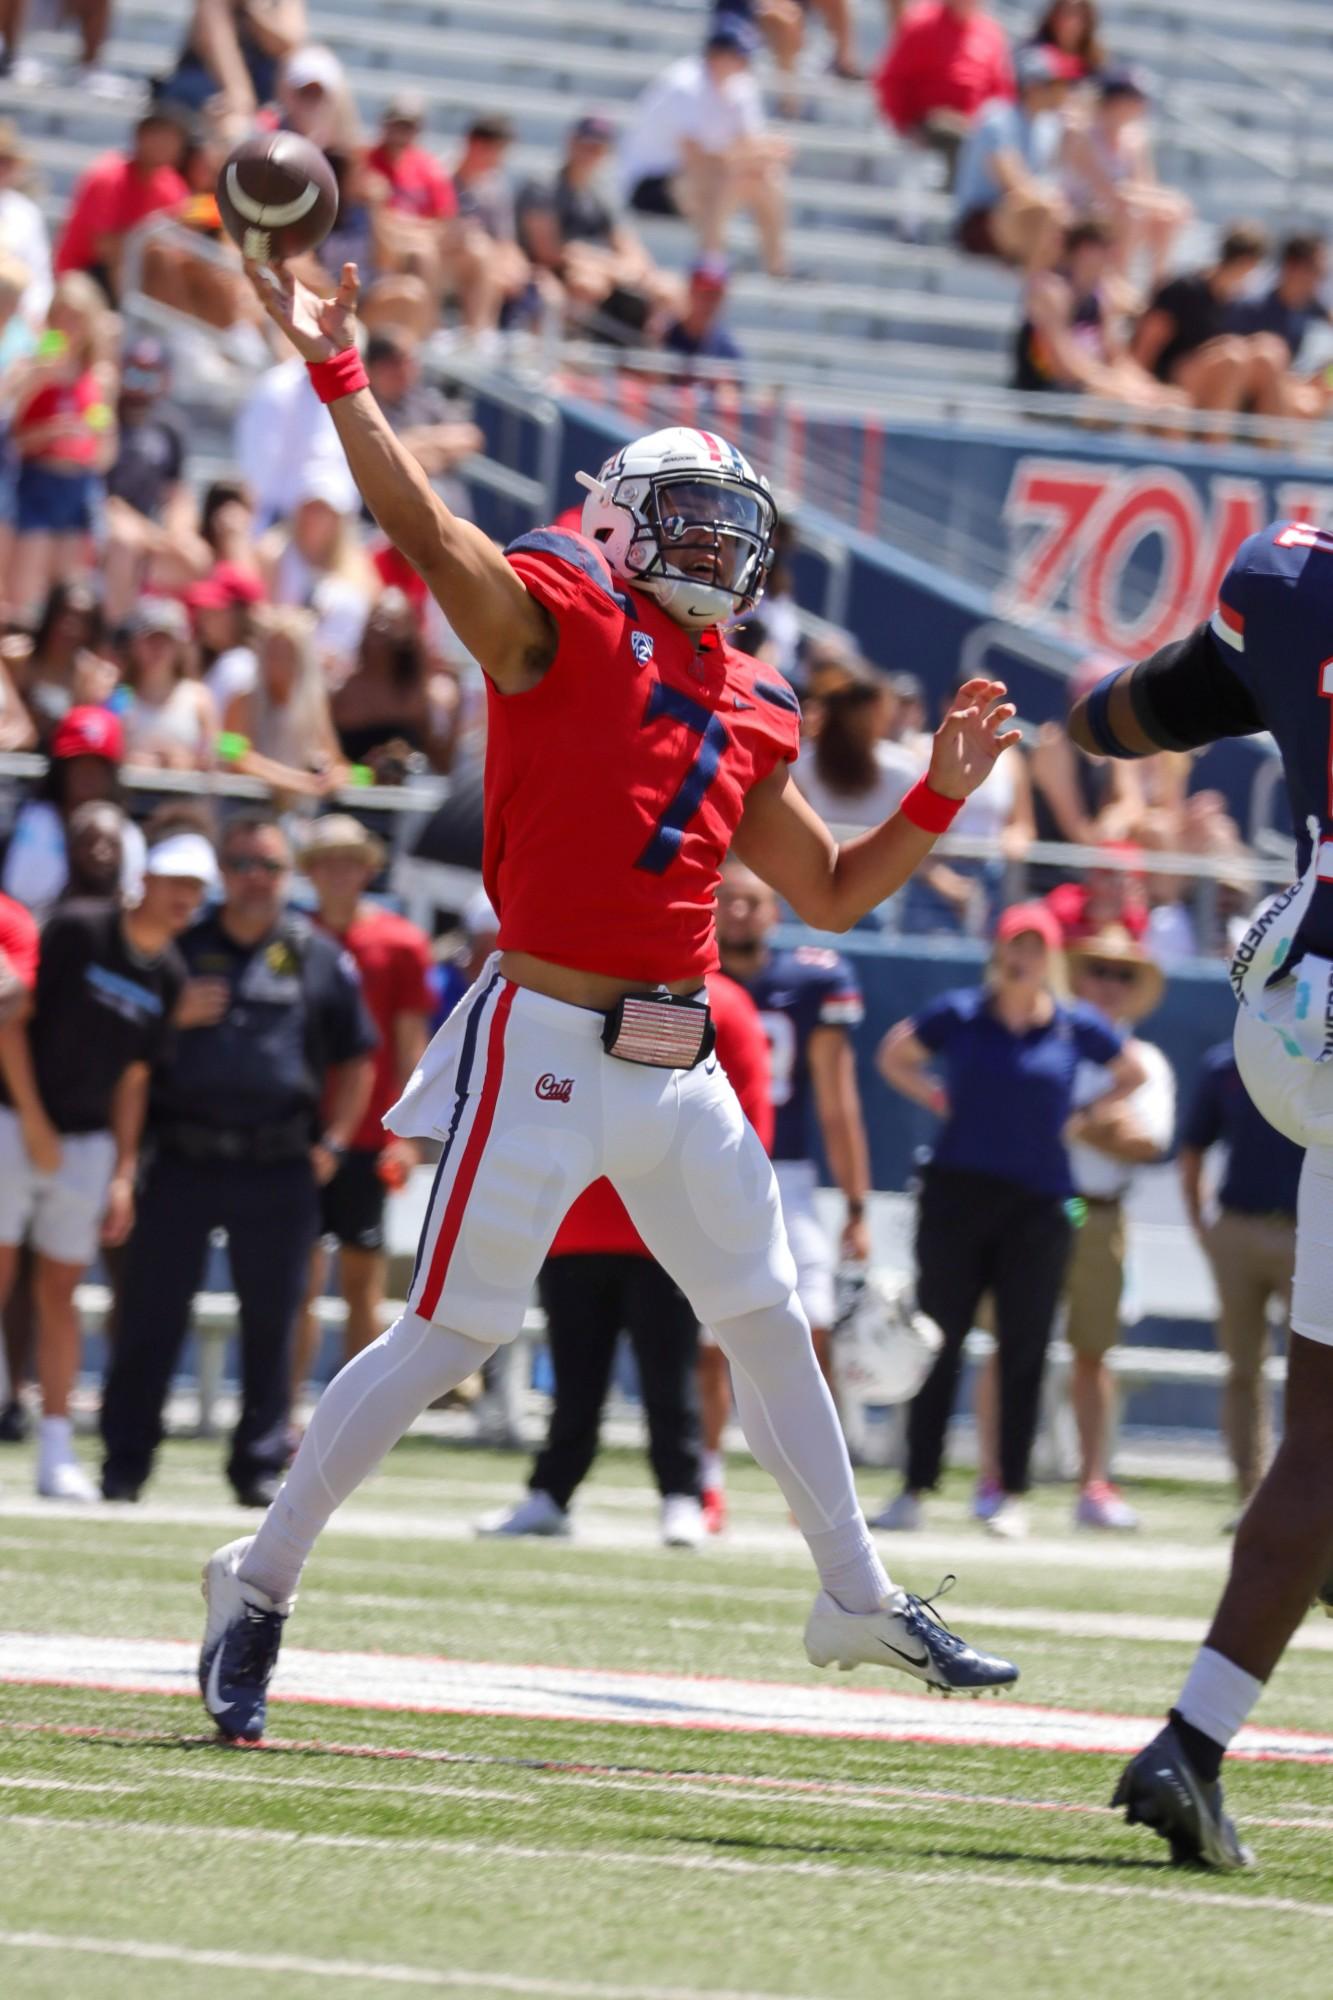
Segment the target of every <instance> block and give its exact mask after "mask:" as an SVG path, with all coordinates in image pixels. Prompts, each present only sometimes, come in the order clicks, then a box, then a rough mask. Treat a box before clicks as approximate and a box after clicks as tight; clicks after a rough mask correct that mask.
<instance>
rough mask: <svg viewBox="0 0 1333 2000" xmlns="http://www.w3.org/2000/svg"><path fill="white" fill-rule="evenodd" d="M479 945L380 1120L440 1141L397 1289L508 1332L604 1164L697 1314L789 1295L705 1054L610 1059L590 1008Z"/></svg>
mask: <svg viewBox="0 0 1333 2000" xmlns="http://www.w3.org/2000/svg"><path fill="white" fill-rule="evenodd" d="M497 965H498V957H497V956H492V957H491V958H490V959H489V960H488V961H487V963H486V966H485V967H484V968H483V971H482V974H481V977H480V978H479V979H478V981H477V983H476V985H475V986H474V987H473V988H472V990H471V992H470V993H468V994H466V995H465V996H464V998H463V999H462V1000H461V1001H460V1002H459V1004H458V1006H457V1007H455V1009H454V1011H453V1013H452V1014H451V1015H450V1016H449V1018H448V1020H447V1021H446V1022H445V1024H444V1026H443V1027H442V1028H441V1029H440V1031H439V1033H438V1034H437V1035H436V1036H435V1039H434V1040H433V1041H432V1043H431V1045H430V1047H429V1048H428V1049H427V1051H426V1054H425V1056H424V1057H423V1059H422V1062H421V1065H420V1067H419V1068H418V1070H417V1073H416V1075H415V1076H414V1078H413V1080H412V1085H411V1087H410V1088H409V1090H408V1091H407V1093H406V1094H405V1096H404V1097H403V1098H402V1099H401V1100H400V1101H399V1103H398V1104H396V1105H395V1106H394V1107H393V1109H392V1110H391V1111H390V1112H389V1114H388V1117H387V1118H386V1119H385V1121H384V1122H385V1124H386V1126H387V1127H388V1128H389V1130H390V1131H392V1132H397V1133H400V1134H401V1135H402V1136H403V1137H404V1138H438V1139H442V1140H443V1142H444V1150H443V1152H442V1154H441V1156H440V1164H439V1167H438V1169H437V1170H436V1175H435V1184H434V1186H433V1188H432V1189H431V1196H430V1205H429V1207H428V1209H427V1212H426V1223H425V1227H424V1229H423V1230H422V1235H421V1243H420V1247H419V1248H418V1251H417V1261H416V1267H415V1269H414V1271H413V1273H412V1283H411V1285H410V1287H409V1289H408V1303H409V1305H410V1307H411V1309H412V1311H413V1312H415V1313H417V1314H418V1315H419V1316H420V1317H421V1318H422V1319H428V1320H432V1321H433V1322H434V1323H435V1324H436V1325H438V1326H447V1327H451V1328H452V1329H453V1330H454V1331H455V1332H457V1333H462V1334H466V1335H469V1336H471V1337H472V1338H473V1339H476V1340H488V1341H493V1342H499V1341H510V1340H513V1339H514V1338H515V1336H516V1335H517V1334H518V1332H519V1330H520V1328H521V1327H522V1324H523V1314H524V1312H525V1310H526V1308H527V1305H528V1301H529V1298H530V1296H531V1292H532V1287H533V1283H534V1281H535V1279H536V1276H537V1273H538V1271H539V1270H540V1269H541V1266H542V1263H543V1261H544V1260H545V1257H546V1253H547V1251H548V1250H549V1249H550V1247H551V1243H552V1241H553V1240H554V1237H555V1233H556V1230H557V1229H558V1228H559V1226H560V1224H561V1222H563V1220H564V1218H565V1216H566V1215H567V1213H568V1212H569V1209H570V1208H571V1207H572V1205H573V1203H574V1202H575V1201H576V1200H577V1198H578V1196H579V1195H580V1194H582V1192H583V1190H584V1188H586V1187H587V1186H588V1185H589V1184H590V1183H591V1182H592V1181H595V1180H597V1179H598V1178H599V1177H600V1176H601V1175H603V1174H605V1175H606V1177H607V1178H608V1179H609V1180H610V1182H611V1184H612V1186H613V1187H614V1188H615V1190H616V1192H617V1194H618V1195H619V1196H620V1198H621V1200H622V1201H623V1202H624V1204H625V1207H626V1209H627V1211H628V1213H629V1218H630V1221H631V1222H632V1223H633V1224H634V1227H635V1228H636V1229H637V1230H638V1232H639V1234H640V1236H641V1237H642V1238H643V1241H644V1244H645V1245H646V1247H647V1249H648V1252H649V1254H650V1255H651V1256H653V1257H655V1258H656V1259H657V1261H658V1263H659V1264H661V1265H662V1267H663V1269H664V1270H665V1271H666V1272H667V1274H668V1276H669V1277H671V1278H673V1279H674V1280H675V1282H676V1283H677V1284H678V1285H679V1286H680V1289H681V1290H682V1292H684V1294H685V1296H686V1298H687V1299H688V1300H689V1301H690V1304H691V1305H692V1307H693V1308H694V1312H695V1316H696V1318H698V1319H700V1320H704V1321H711V1322H714V1323H717V1322H719V1321H723V1320H728V1319H734V1318H735V1317H736V1316H737V1315H738V1314H740V1313H749V1312H758V1311H759V1310H761V1309H762V1308H763V1307H765V1306H772V1305H779V1304H782V1303H783V1302H784V1301H786V1300H787V1299H789V1298H790V1297H791V1295H792V1292H793V1291H794V1290H795V1286H796V1266H795V1263H794V1262H793V1259H792V1254H791V1251H790V1250H789V1249H788V1247H787V1237H786V1232H785V1230H784V1228H783V1225H782V1210H781V1206H780V1204H779V1201H778V1185H777V1180H776V1178H775V1176H774V1173H773V1168H772V1164H771V1162H770V1161H769V1158H768V1155H767V1154H766V1153H765V1151H764V1149H763V1147H762V1145H761V1144H760V1142H759V1140H758V1138H757V1137H756V1135H755V1133H754V1131H753V1129H752V1127H751V1126H750V1125H749V1124H748V1123H747V1121H746V1119H745V1117H744V1115H743V1113H742V1111H741V1108H740V1105H739V1103H738V1102H737V1099H736V1093H735V1092H734V1090H733V1089H732V1087H731V1085H730V1084H729V1083H728V1081H727V1078H726V1075H725V1073H724V1072H723V1071H722V1069H721V1068H720V1066H719V1064H718V1062H717V1058H716V1057H715V1056H710V1057H709V1058H708V1060H707V1061H706V1062H703V1063H700V1064H699V1065H698V1067H697V1068H695V1069H692V1070H675V1069H647V1068H644V1067H643V1066H642V1065H640V1064H638V1063H627V1062H619V1061H617V1060H616V1058H615V1057H614V1056H609V1055H607V1054H606V1052H605V1050H604V1049H603V1047H602V1017H601V1015H600V1014H597V1013H594V1012H591V1011H590V1010H589V1009H587V1008H585V1007H571V1006H568V1005H566V1003H565V1002H564V1001H561V1000H551V999H548V998H547V997H546V996H545V995H544V994H540V993H531V992H529V991H528V990H527V989H526V988H524V987H520V986H515V985H514V984H513V983H512V981H510V980H507V979H504V978H502V977H501V975H500V973H499V971H498V970H497V969H496V968H497Z"/></svg>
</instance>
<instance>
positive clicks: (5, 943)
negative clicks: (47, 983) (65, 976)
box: [0, 896, 40, 993]
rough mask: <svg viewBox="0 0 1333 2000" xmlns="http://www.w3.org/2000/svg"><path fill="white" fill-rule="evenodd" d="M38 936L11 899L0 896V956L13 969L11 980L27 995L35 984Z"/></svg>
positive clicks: (32, 920)
mask: <svg viewBox="0 0 1333 2000" xmlns="http://www.w3.org/2000/svg"><path fill="white" fill-rule="evenodd" d="M39 951H40V933H39V931H38V929H37V920H36V918H35V917H34V916H33V915H32V912H31V911H30V910H27V909H25V908H24V906H23V904H22V903H16V902H15V901H14V898H13V897H12V896H0V952H3V953H4V955H5V957H6V958H7V959H8V960H9V963H10V965H11V967H12V968H13V971H14V974H15V977H16V978H17V979H18V980H19V981H20V983H21V984H22V985H24V986H26V987H27V989H28V991H29V993H31V992H32V989H33V987H34V986H35V985H36V984H37V958H38V954H39Z"/></svg>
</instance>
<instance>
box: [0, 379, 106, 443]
mask: <svg viewBox="0 0 1333 2000" xmlns="http://www.w3.org/2000/svg"><path fill="white" fill-rule="evenodd" d="M104 408H105V391H104V390H103V388H102V385H101V383H100V382H99V381H98V379H97V376H96V375H95V374H94V373H93V371H92V369H91V368H90V369H88V370H87V372H86V373H85V374H83V375H78V376H75V377H74V378H73V379H72V380H68V379H67V380H64V381H60V380H57V381H54V382H44V383H43V384H42V386H41V388H40V389H38V390H37V391H36V393H35V394H34V395H32V396H30V397H29V398H28V400H27V402H25V403H20V404H19V406H18V408H17V410H16V411H15V412H14V440H15V442H16V444H17V445H18V448H19V456H20V457H28V456H32V457H34V458H37V459H41V460H42V461H43V462H45V461H46V460H47V459H52V460H54V461H55V462H56V463H57V464H63V465H85V466H91V465H96V463H97V460H98V456H99V454H100V452H101V449H102V444H101V438H100V436H99V433H98V431H97V429H96V427H95V425H94V423H93V421H92V416H91V413H92V412H93V411H94V410H101V409H104ZM107 416H108V421H109V420H110V413H109V412H108V413H107ZM57 417H65V418H69V419H72V421H71V424H70V429H69V432H68V434H67V435H66V436H64V437H55V438H48V439H47V440H46V442H45V444H41V445H39V446H38V447H37V448H36V450H35V451H33V452H32V453H31V454H29V453H27V452H26V451H25V450H24V443H23V434H24V432H25V431H36V430H40V429H41V428H42V426H43V425H45V424H49V423H52V422H53V421H54V420H55V419H56V418H57ZM75 423H77V425H78V428H77V429H75V427H74V425H75Z"/></svg>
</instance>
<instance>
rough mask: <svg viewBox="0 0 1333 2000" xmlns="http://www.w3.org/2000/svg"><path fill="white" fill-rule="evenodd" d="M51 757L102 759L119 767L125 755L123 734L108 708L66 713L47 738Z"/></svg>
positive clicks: (90, 708)
mask: <svg viewBox="0 0 1333 2000" xmlns="http://www.w3.org/2000/svg"><path fill="white" fill-rule="evenodd" d="M50 754H51V756H52V757H59V758H65V757H104V758H105V759H106V761H107V763H108V764H119V763H120V762H121V760H122V759H123V757H124V755H125V732H124V730H123V729H122V728H121V726H120V718H119V716H115V715H113V714H112V713H111V710H110V709H109V708H94V707H92V706H91V704H89V705H88V706H85V707H82V708H72V709H70V711H69V713H68V715H66V716H65V718H64V720H63V721H62V722H61V723H60V725H59V727H58V728H57V730H56V732H55V735H54V736H53V737H52V738H51V752H50Z"/></svg>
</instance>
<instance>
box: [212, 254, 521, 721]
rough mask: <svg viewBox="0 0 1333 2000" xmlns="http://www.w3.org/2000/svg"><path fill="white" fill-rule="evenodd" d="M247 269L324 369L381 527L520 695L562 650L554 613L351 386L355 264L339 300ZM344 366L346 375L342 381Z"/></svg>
mask: <svg viewBox="0 0 1333 2000" xmlns="http://www.w3.org/2000/svg"><path fill="white" fill-rule="evenodd" d="M246 269H247V271H248V273H249V276H250V281H251V283H252V285H253V286H254V289H255V292H256V294H257V296H258V298H259V301H260V303H261V304H262V305H263V307H264V310H265V311H266V312H267V314H268V316H269V318H270V319H272V320H273V321H274V322H275V323H276V324H277V325H278V326H280V327H281V328H282V330H283V332H284V333H285V334H286V336H287V338H288V340H290V342H291V343H292V346H293V347H294V348H295V349H296V351H297V353H298V354H300V355H301V357H302V359H303V360H304V361H305V362H307V364H311V365H313V366H315V367H316V368H317V369H318V368H319V366H320V364H323V365H324V368H325V370H326V373H325V374H324V375H323V376H318V375H317V376H316V378H315V380H316V388H317V390H318V392H319V393H320V395H321V397H322V398H323V399H324V400H325V401H326V402H327V403H328V405H329V411H330V414H331V415H332V417H333V422H334V426H335V428H336V430H337V432H338V436H339V438H340V440H341V442H342V447H343V450H344V452H345V453H346V455H347V463H348V466H349V467H350V469H351V473H352V477H353V479H354V480H355V481H356V484H357V487H358V489H359V491H360V493H361V496H362V498H363V499H364V500H365V502H366V505H367V506H368V507H369V509H370V511H371V513H372V514H373V515H374V516H375V519H376V520H377V521H378V522H379V525H380V527H381V528H382V529H383V530H384V532H385V534H386V535H387V536H388V537H389V540H390V541H391V542H392V543H393V544H394V547H395V548H397V549H399V550H401V552H402V553H403V555H405V556H406V557H407V560H408V561H409V562H410V563H411V565H412V567H413V568H414V569H415V570H416V571H418V573H419V574H420V575H421V577H422V578H423V580H424V581H425V583H426V584H427V585H428V586H429V588H430V590H431V593H432V595H433V596H434V597H435V599H436V601H437V602H438V603H439V605H440V608H441V610H442V611H443V612H444V614H445V617H446V618H447V619H448V620H449V623H450V624H451V625H452V626H453V628H454V630H455V632H457V634H458V636H459V638H460V639H461V640H462V642H463V644H464V645H465V646H466V647H467V649H468V651H469V652H470V653H471V654H472V655H473V657H474V659H476V660H477V661H479V663H480V664H481V666H482V667H483V668H484V669H485V671H486V673H487V674H488V676H489V677H490V679H491V680H492V681H494V683H495V685H496V687H497V688H499V689H500V691H501V692H502V693H504V694H516V693H520V692H521V691H522V690H523V689H524V688H528V687H531V686H533V685H534V684H535V682H537V681H538V680H539V679H540V678H541V676H542V674H543V673H544V672H545V670H546V668H547V667H548V666H549V665H550V663H551V660H552V659H553V658H554V655H555V648H556V631H555V624H554V621H553V619H552V618H551V616H550V613H549V612H547V611H546V610H545V609H544V608H543V606H541V605H540V604H538V603H537V601H536V599H535V598H534V597H532V596H531V595H530V594H529V592H528V590H527V588H526V587H525V585H524V583H523V581H522V579H521V577H519V576H518V575H517V573H516V572H515V571H514V570H513V569H512V568H511V566H510V565H509V564H508V563H507V562H506V561H505V559H504V557H503V556H502V555H501V554H500V552H499V550H498V549H497V548H496V547H495V545H494V544H493V543H492V542H491V541H490V540H489V539H488V537H487V536H485V535H484V534H483V533H482V532H481V530H480V528H477V527H475V526H474V525H473V523H472V522H471V521H463V520H460V519H459V517H458V516H457V515H456V514H453V513H451V512H450V511H449V509H448V508H447V507H446V506H445V504H444V502H443V501H442V500H441V499H440V496H439V495H438V493H436V492H435V490H434V488H433V487H432V486H431V484H430V481H429V480H428V479H427V478H426V475H425V473H424V472H423V471H422V470H421V467H420V466H419V465H418V464H417V462H416V460H415V459H414V458H412V457H411V456H410V454H409V453H408V452H406V451H405V450H404V449H403V447H402V445H401V444H400V443H399V441H398V439H397V438H396V437H395V436H394V434H393V432H392V431H391V430H390V428H389V426H388V424H387V423H386V422H385V419H384V417H383V415H382V414H381V411H380V408H379V405H378V403H377V402H376V401H375V398H374V397H373V396H372V395H371V393H370V390H369V389H368V388H366V387H365V386H360V387H352V386H350V385H353V384H355V383H356V382H357V381H358V379H359V381H360V383H361V384H362V385H364V381H365V374H364V370H363V369H362V368H361V367H360V363H359V359H358V357H357V354H356V347H355V331H356V318H355V314H356V295H357V274H356V266H355V265H354V264H344V266H343V271H342V281H341V283H340V284H339V286H338V290H337V292H336V293H335V295H334V297H333V298H331V299H321V298H317V297H316V295H315V294H314V293H313V292H312V291H310V290H309V288H308V287H307V286H305V285H303V284H301V283H300V281H299V280H298V279H296V278H294V277H293V276H292V274H291V272H290V271H289V270H287V269H286V268H285V267H284V266H283V265H277V266H276V267H272V268H270V267H267V266H259V265H255V264H247V266H246ZM340 370H342V371H345V372H344V374H343V377H342V379H337V377H338V371H340ZM330 392H332V393H330Z"/></svg>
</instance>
